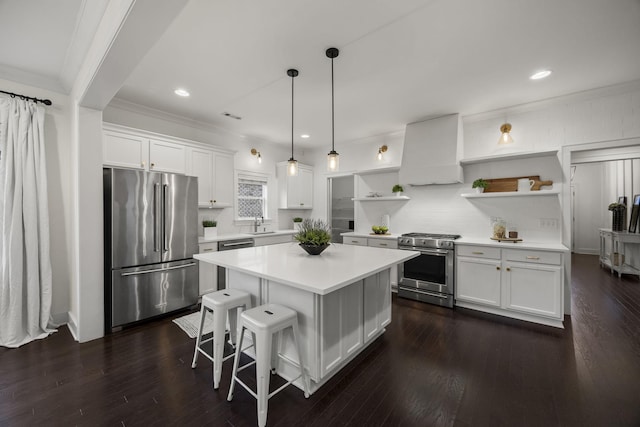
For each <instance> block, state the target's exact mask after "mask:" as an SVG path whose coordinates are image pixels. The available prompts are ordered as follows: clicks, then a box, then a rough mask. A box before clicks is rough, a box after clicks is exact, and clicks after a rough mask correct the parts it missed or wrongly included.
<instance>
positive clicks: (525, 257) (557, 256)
mask: <svg viewBox="0 0 640 427" xmlns="http://www.w3.org/2000/svg"><path fill="white" fill-rule="evenodd" d="M504 259H505V260H506V261H519V262H532V263H536V264H552V265H560V264H561V263H562V254H561V253H559V252H547V251H530V250H526V249H523V250H514V249H505V251H504Z"/></svg>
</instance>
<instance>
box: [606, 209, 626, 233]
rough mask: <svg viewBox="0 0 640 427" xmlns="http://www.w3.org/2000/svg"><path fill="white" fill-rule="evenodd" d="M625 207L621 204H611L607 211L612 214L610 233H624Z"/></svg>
mask: <svg viewBox="0 0 640 427" xmlns="http://www.w3.org/2000/svg"><path fill="white" fill-rule="evenodd" d="M625 209H627V207H626V206H625V205H624V204H622V203H611V204H610V205H609V210H610V211H611V212H612V213H613V221H612V222H611V230H612V231H624V211H625Z"/></svg>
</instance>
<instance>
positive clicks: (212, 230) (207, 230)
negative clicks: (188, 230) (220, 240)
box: [202, 220, 218, 240]
mask: <svg viewBox="0 0 640 427" xmlns="http://www.w3.org/2000/svg"><path fill="white" fill-rule="evenodd" d="M202 226H203V227H204V238H205V240H209V239H215V238H216V236H217V235H218V223H217V222H216V221H211V220H204V221H202Z"/></svg>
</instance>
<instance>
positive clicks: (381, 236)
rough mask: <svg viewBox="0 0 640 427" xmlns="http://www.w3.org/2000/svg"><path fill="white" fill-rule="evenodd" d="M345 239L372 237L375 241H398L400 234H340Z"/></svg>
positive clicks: (350, 232) (351, 232)
mask: <svg viewBox="0 0 640 427" xmlns="http://www.w3.org/2000/svg"><path fill="white" fill-rule="evenodd" d="M340 235H341V236H344V237H371V238H374V239H389V240H397V239H398V237H400V235H399V234H372V233H358V232H355V231H349V232H347V233H340Z"/></svg>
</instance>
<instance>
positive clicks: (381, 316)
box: [363, 270, 391, 343]
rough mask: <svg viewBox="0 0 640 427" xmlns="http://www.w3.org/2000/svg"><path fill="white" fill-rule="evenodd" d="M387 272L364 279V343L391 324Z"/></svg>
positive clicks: (389, 289) (389, 290)
mask: <svg viewBox="0 0 640 427" xmlns="http://www.w3.org/2000/svg"><path fill="white" fill-rule="evenodd" d="M389 274H390V273H389V270H385V271H381V272H380V273H379V274H376V275H374V276H370V277H367V278H366V279H364V289H363V292H364V309H363V314H364V342H365V343H367V342H369V341H370V340H372V339H373V338H375V337H376V336H377V335H378V334H379V333H380V332H381V331H382V330H383V329H384V327H385V326H387V325H388V324H389V323H391V288H390V286H389Z"/></svg>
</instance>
